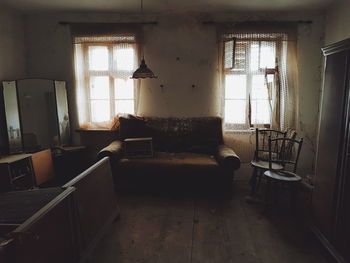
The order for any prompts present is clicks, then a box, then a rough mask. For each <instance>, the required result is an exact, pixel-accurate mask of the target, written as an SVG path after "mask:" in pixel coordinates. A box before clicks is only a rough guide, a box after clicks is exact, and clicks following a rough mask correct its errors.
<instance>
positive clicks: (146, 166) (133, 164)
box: [118, 152, 220, 176]
mask: <svg viewBox="0 0 350 263" xmlns="http://www.w3.org/2000/svg"><path fill="white" fill-rule="evenodd" d="M118 167H119V168H118V169H120V172H124V171H125V173H126V174H134V175H135V174H136V175H141V176H142V175H143V174H146V173H147V174H162V176H163V175H164V176H167V174H178V175H183V174H191V175H194V174H196V175H197V174H198V175H204V174H213V173H216V172H219V170H220V166H219V164H218V162H217V161H216V160H215V158H214V157H213V156H210V155H206V154H197V153H166V152H156V153H155V156H154V158H143V159H126V158H123V159H121V160H119V163H118Z"/></svg>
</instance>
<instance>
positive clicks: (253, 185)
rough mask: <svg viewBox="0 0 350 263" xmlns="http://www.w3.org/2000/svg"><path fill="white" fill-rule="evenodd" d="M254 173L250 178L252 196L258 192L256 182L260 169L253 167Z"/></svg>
mask: <svg viewBox="0 0 350 263" xmlns="http://www.w3.org/2000/svg"><path fill="white" fill-rule="evenodd" d="M253 169H254V170H253V174H252V177H251V178H250V181H249V183H250V185H251V187H252V189H251V192H250V195H251V196H254V195H255V192H256V183H257V175H258V169H257V168H255V167H254V168H253Z"/></svg>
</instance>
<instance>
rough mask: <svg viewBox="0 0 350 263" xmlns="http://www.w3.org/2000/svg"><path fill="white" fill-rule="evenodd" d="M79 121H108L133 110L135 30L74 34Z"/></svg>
mask: <svg viewBox="0 0 350 263" xmlns="http://www.w3.org/2000/svg"><path fill="white" fill-rule="evenodd" d="M74 42H75V45H74V51H75V73H76V74H75V76H76V84H77V86H78V87H77V89H78V93H77V96H78V98H77V99H78V111H79V122H80V123H81V124H82V123H103V122H108V121H110V120H112V119H113V118H114V116H116V115H118V114H124V113H131V114H133V113H134V112H135V87H136V80H133V79H131V76H132V73H133V72H134V71H135V69H136V67H137V48H136V37H135V35H134V34H115V35H107V36H82V37H75V38H74Z"/></svg>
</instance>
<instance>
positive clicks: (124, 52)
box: [113, 46, 135, 71]
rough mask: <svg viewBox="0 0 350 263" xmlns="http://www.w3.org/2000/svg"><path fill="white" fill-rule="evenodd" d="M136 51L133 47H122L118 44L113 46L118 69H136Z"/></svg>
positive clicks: (114, 59)
mask: <svg viewBox="0 0 350 263" xmlns="http://www.w3.org/2000/svg"><path fill="white" fill-rule="evenodd" d="M134 56H135V52H134V49H133V48H131V47H124V48H121V47H119V46H116V47H114V48H113V61H114V64H115V65H116V69H117V70H130V71H132V70H134V67H135V66H134V63H135V57H134Z"/></svg>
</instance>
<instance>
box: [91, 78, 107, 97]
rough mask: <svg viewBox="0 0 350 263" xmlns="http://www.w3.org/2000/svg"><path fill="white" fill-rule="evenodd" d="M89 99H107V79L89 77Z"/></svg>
mask: <svg viewBox="0 0 350 263" xmlns="http://www.w3.org/2000/svg"><path fill="white" fill-rule="evenodd" d="M90 99H109V77H105V76H104V77H90Z"/></svg>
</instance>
